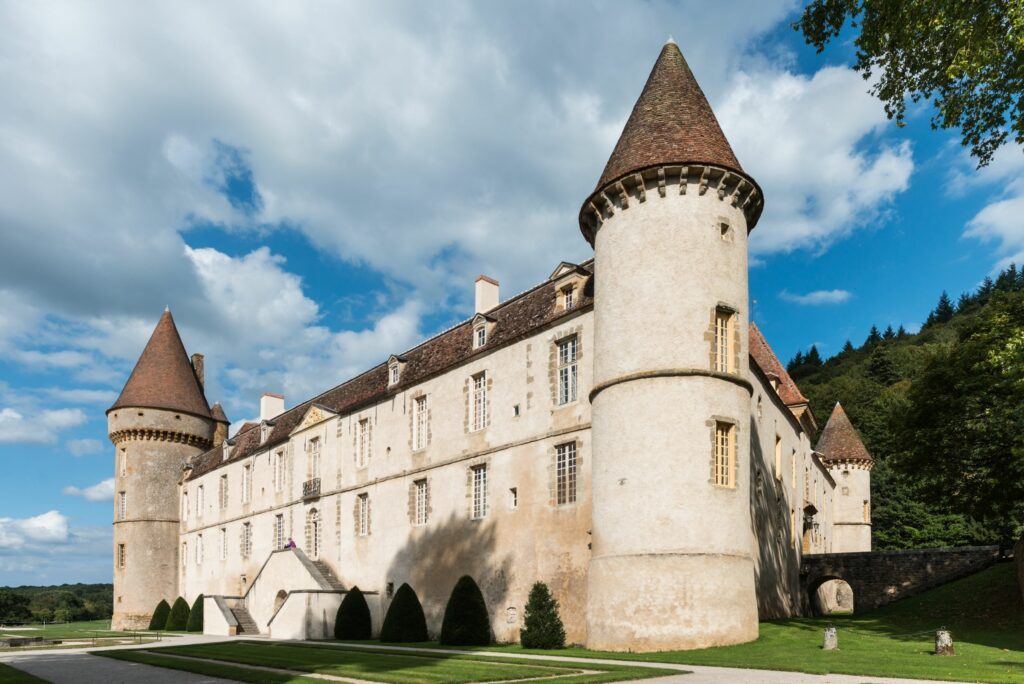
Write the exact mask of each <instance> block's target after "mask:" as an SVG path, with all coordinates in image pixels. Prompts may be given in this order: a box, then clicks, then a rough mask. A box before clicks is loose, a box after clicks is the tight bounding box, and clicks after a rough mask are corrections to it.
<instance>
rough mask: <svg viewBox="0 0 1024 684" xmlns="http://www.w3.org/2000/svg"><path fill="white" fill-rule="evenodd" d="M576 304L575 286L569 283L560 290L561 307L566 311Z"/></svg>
mask: <svg viewBox="0 0 1024 684" xmlns="http://www.w3.org/2000/svg"><path fill="white" fill-rule="evenodd" d="M574 306H576V288H574V287H572V286H571V285H570V286H569V287H567V288H565V289H564V290H562V308H564V309H565V310H566V311H568V310H569V309H571V308H572V307H574Z"/></svg>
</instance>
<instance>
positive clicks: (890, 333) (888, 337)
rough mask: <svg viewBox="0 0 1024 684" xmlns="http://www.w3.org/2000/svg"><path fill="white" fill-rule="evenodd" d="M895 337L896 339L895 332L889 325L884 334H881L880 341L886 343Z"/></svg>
mask: <svg viewBox="0 0 1024 684" xmlns="http://www.w3.org/2000/svg"><path fill="white" fill-rule="evenodd" d="M895 337H896V331H895V330H893V329H892V326H891V325H889V326H886V328H885V332H883V333H882V339H883V340H886V341H888V340H891V339H893V338H895Z"/></svg>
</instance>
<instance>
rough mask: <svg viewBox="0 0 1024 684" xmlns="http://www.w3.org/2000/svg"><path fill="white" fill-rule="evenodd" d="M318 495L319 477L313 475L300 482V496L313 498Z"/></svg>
mask: <svg viewBox="0 0 1024 684" xmlns="http://www.w3.org/2000/svg"><path fill="white" fill-rule="evenodd" d="M318 496H320V478H319V477H314V478H313V479H312V480H306V481H305V482H303V483H302V498H303V499H315V498H317V497H318Z"/></svg>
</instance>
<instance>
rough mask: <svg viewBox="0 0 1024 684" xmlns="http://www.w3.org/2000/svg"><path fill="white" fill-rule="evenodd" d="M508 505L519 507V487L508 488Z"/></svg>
mask: <svg viewBox="0 0 1024 684" xmlns="http://www.w3.org/2000/svg"><path fill="white" fill-rule="evenodd" d="M508 507H509V508H511V509H513V510H515V509H516V508H519V489H518V488H517V487H512V488H510V489H509V490H508Z"/></svg>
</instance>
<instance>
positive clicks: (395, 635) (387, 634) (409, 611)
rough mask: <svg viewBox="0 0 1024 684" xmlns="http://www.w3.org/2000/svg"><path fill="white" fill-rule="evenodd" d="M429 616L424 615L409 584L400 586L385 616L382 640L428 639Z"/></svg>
mask: <svg viewBox="0 0 1024 684" xmlns="http://www.w3.org/2000/svg"><path fill="white" fill-rule="evenodd" d="M428 638H429V637H428V636H427V618H426V617H425V616H424V615H423V606H421V605H420V600H419V598H417V597H416V592H415V591H413V590H412V587H410V586H409V585H408V584H403V585H402V586H400V587H398V591H396V592H395V598H394V600H393V601H391V605H390V606H389V607H388V614H387V615H386V616H384V624H383V625H382V626H381V628H380V640H381V641H390V642H401V641H405V642H408V641H426V640H427V639H428Z"/></svg>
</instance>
